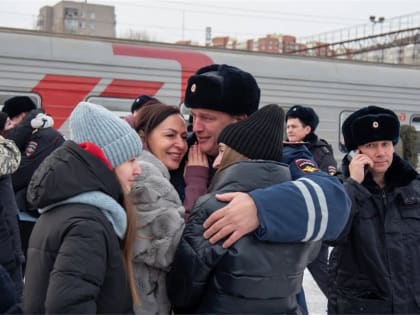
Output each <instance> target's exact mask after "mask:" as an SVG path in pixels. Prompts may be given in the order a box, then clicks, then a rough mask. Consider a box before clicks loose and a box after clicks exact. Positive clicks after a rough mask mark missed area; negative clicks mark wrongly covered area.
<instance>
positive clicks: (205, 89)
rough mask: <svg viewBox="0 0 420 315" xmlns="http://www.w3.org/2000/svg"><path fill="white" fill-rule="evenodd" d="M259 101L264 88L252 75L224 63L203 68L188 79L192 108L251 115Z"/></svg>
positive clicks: (187, 101)
mask: <svg viewBox="0 0 420 315" xmlns="http://www.w3.org/2000/svg"><path fill="white" fill-rule="evenodd" d="M259 102H260V88H259V87H258V84H257V81H256V80H255V78H254V77H253V76H252V74H250V73H248V72H245V71H243V70H241V69H239V68H236V67H233V66H229V65H224V64H222V65H219V64H213V65H210V66H205V67H203V68H200V69H199V70H198V71H197V72H196V73H195V74H194V75H192V76H191V77H190V78H189V79H188V85H187V88H186V90H185V99H184V104H185V106H186V107H188V108H203V109H210V110H216V111H219V112H223V113H227V114H230V115H242V114H246V115H248V116H249V115H251V114H252V113H253V112H255V111H256V110H258V105H259Z"/></svg>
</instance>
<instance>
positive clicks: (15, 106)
mask: <svg viewBox="0 0 420 315" xmlns="http://www.w3.org/2000/svg"><path fill="white" fill-rule="evenodd" d="M33 109H36V105H35V103H34V102H33V101H32V99H31V98H30V97H28V96H15V97H12V98H9V99H8V100H7V101H6V102H4V106H3V109H2V111H3V112H4V113H6V114H7V116H9V118H10V119H12V118H13V117H16V116H18V115H20V114H21V113H27V112H30V111H31V110H33Z"/></svg>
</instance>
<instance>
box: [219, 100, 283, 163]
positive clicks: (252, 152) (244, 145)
mask: <svg viewBox="0 0 420 315" xmlns="http://www.w3.org/2000/svg"><path fill="white" fill-rule="evenodd" d="M283 127H284V111H283V109H282V108H281V107H280V106H278V105H276V104H270V105H267V106H264V107H263V108H261V109H260V110H258V111H256V112H255V113H253V114H252V115H251V116H249V117H248V118H246V119H244V120H241V121H239V122H237V123H234V124H230V125H228V126H227V127H225V129H223V131H222V132H221V133H220V135H219V139H218V142H219V143H224V144H226V145H227V146H229V147H231V148H232V149H234V150H235V151H236V152H239V153H240V154H242V155H245V156H246V157H248V158H250V159H253V160H273V161H281V159H282V154H283V133H284V130H283Z"/></svg>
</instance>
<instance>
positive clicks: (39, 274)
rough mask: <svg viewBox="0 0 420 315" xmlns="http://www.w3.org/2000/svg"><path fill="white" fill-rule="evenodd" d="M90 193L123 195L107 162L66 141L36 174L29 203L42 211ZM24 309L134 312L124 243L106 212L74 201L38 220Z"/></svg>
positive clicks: (40, 310)
mask: <svg viewBox="0 0 420 315" xmlns="http://www.w3.org/2000/svg"><path fill="white" fill-rule="evenodd" d="M89 191H100V192H103V193H105V194H107V195H109V196H111V197H112V198H114V199H115V200H118V199H119V198H120V194H121V191H120V186H119V184H118V181H117V179H116V176H115V175H114V173H113V172H111V171H110V170H109V169H108V168H107V167H106V166H105V164H104V163H103V162H101V161H100V160H99V159H98V158H96V157H95V156H93V155H92V154H90V153H88V152H86V151H84V150H83V149H82V148H80V147H79V146H78V145H76V144H75V143H74V142H71V141H67V142H65V144H64V145H63V146H62V147H60V148H59V149H57V150H56V151H54V152H53V153H52V154H51V155H50V156H49V157H48V158H47V159H46V160H45V161H44V163H43V164H41V166H40V167H39V168H38V170H37V171H36V172H35V174H34V176H33V178H32V180H31V183H30V185H29V188H28V201H30V202H31V203H32V204H33V205H34V206H36V207H38V208H44V207H46V206H50V205H52V204H56V203H58V202H61V201H63V200H65V199H67V198H69V197H72V196H76V195H79V194H80V193H83V192H89ZM24 309H25V313H27V314H44V313H49V314H58V313H71V314H95V313H96V314H100V313H101V314H104V313H106V314H124V313H132V300H131V294H130V289H129V284H128V280H127V276H126V272H125V268H124V264H123V257H122V254H121V250H120V242H119V239H118V237H117V235H116V234H115V232H114V229H113V226H112V225H111V223H110V222H109V221H108V220H107V218H106V217H105V216H104V214H103V213H102V211H100V210H99V209H98V208H96V207H94V206H91V205H87V204H81V203H72V204H64V205H57V206H56V207H54V208H52V209H50V210H48V211H46V212H44V213H43V214H42V215H41V216H40V218H39V219H38V221H37V223H36V224H35V227H34V230H33V232H32V235H31V239H30V243H29V249H28V262H27V269H26V274H25V288H24Z"/></svg>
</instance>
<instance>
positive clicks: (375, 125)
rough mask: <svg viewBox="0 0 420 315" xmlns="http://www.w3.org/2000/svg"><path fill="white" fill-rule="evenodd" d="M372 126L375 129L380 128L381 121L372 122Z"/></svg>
mask: <svg viewBox="0 0 420 315" xmlns="http://www.w3.org/2000/svg"><path fill="white" fill-rule="evenodd" d="M372 127H373V128H375V129H376V128H378V127H379V123H378V122H377V121H374V122H373V123H372Z"/></svg>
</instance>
